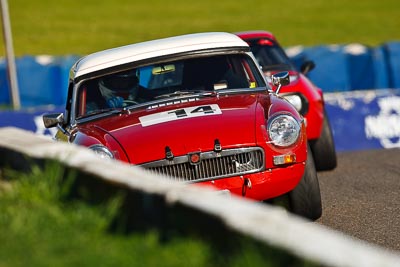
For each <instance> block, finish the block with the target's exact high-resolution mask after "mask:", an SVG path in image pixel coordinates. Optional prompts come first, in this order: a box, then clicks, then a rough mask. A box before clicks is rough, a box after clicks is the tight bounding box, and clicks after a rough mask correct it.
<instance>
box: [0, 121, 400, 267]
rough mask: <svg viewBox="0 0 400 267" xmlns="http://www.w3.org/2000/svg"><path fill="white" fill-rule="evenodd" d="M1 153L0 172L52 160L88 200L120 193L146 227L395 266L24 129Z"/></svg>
mask: <svg viewBox="0 0 400 267" xmlns="http://www.w3.org/2000/svg"><path fill="white" fill-rule="evenodd" d="M0 154H1V157H0V169H1V168H4V167H11V168H14V169H17V170H23V169H25V170H26V169H27V168H29V165H30V164H33V162H38V163H40V162H45V161H46V160H55V161H59V162H60V163H61V164H63V165H64V166H65V168H66V170H68V169H70V170H74V171H77V173H78V175H77V180H81V181H80V182H79V181H78V182H79V183H80V184H81V185H84V184H86V186H87V188H86V189H87V190H94V191H93V192H90V194H92V195H93V196H100V195H107V194H110V193H112V191H115V190H118V189H124V190H126V191H127V192H128V193H129V194H130V199H131V200H134V201H131V202H129V205H128V206H129V208H127V209H124V210H123V212H128V213H131V214H126V215H127V217H131V219H132V220H131V222H135V221H136V222H137V221H142V222H143V223H144V224H153V227H166V226H167V227H174V224H179V228H181V229H180V230H183V232H190V231H191V229H182V228H185V227H186V228H194V229H196V230H197V231H203V234H204V235H210V229H212V228H213V227H214V226H215V228H216V229H218V231H219V232H220V234H221V237H223V238H224V242H227V241H228V242H229V235H231V234H236V235H238V236H246V237H250V240H254V241H255V242H256V243H258V244H263V245H265V247H266V249H268V248H271V249H279V250H281V251H283V252H284V253H287V255H290V256H293V257H295V258H299V260H306V261H311V262H314V263H316V264H318V265H321V266H363V267H368V266H371V267H372V266H373V267H376V266H400V256H399V255H398V254H396V253H394V252H391V251H388V250H386V249H384V248H381V247H378V246H375V245H372V244H370V243H367V242H364V241H361V240H358V239H354V238H352V237H350V236H347V235H345V234H342V233H340V232H337V231H334V230H331V229H329V228H327V227H325V226H323V225H320V224H318V223H312V222H307V221H305V220H303V219H301V218H299V217H296V216H292V215H291V214H288V213H287V212H285V211H284V210H283V209H281V208H278V207H273V206H269V205H267V204H261V203H255V202H252V201H249V200H246V199H242V198H239V197H234V196H231V197H227V196H226V195H220V194H216V193H215V191H211V190H208V189H205V188H199V187H196V186H190V185H184V184H181V183H178V182H175V181H173V180H170V179H166V178H165V177H164V178H163V177H155V176H153V175H151V174H150V173H148V172H146V171H144V170H142V169H140V168H137V167H135V166H131V165H128V164H125V163H122V162H117V161H107V160H102V159H100V158H98V157H97V156H96V155H94V154H93V153H92V152H91V151H89V150H88V149H86V148H83V147H77V146H75V145H71V144H66V143H58V142H54V141H52V140H50V139H49V138H47V137H42V136H38V135H35V134H34V133H32V132H29V131H25V130H21V129H17V128H13V127H5V128H0ZM108 191H109V192H108ZM177 212H178V213H179V214H176V213H177ZM182 212H183V214H182ZM174 216H179V219H177V218H176V217H174ZM182 220H184V221H182ZM199 229H200V230H199ZM278 254H279V253H278ZM281 256H282V255H280V257H281ZM277 257H278V256H277Z"/></svg>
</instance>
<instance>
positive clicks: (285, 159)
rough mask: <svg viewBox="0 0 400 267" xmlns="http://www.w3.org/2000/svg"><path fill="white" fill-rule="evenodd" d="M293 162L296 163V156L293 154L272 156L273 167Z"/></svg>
mask: <svg viewBox="0 0 400 267" xmlns="http://www.w3.org/2000/svg"><path fill="white" fill-rule="evenodd" d="M295 162H296V155H294V154H286V155H279V156H274V165H285V164H291V163H295Z"/></svg>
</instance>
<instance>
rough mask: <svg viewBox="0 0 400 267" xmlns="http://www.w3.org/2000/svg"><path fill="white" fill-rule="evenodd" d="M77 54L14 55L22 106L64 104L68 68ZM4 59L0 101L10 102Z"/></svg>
mask: <svg viewBox="0 0 400 267" xmlns="http://www.w3.org/2000/svg"><path fill="white" fill-rule="evenodd" d="M78 58H79V57H78V56H64V57H54V56H37V57H33V56H24V57H20V58H17V59H16V62H15V63H16V68H17V78H18V79H17V81H18V87H19V93H20V100H21V106H22V107H36V106H43V105H64V104H65V102H66V97H67V87H68V77H69V70H70V68H71V67H72V65H73V64H74V62H75V61H76V60H77V59H78ZM9 91H10V90H9V83H8V80H7V69H6V62H5V60H3V61H1V62H0V104H3V105H8V104H11V100H10V99H11V98H10V93H9Z"/></svg>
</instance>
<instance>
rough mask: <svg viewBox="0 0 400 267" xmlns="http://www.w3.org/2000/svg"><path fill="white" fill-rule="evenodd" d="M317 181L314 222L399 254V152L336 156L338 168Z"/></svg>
mask: <svg viewBox="0 0 400 267" xmlns="http://www.w3.org/2000/svg"><path fill="white" fill-rule="evenodd" d="M318 178H319V183H320V190H321V197H322V206H323V215H322V217H321V218H320V219H319V220H318V221H317V223H320V224H322V225H325V226H327V227H329V228H331V229H334V230H338V231H340V232H343V233H345V234H347V235H350V236H353V237H355V238H357V239H361V240H364V241H367V242H369V243H373V244H375V245H378V246H381V247H383V248H386V249H389V250H392V251H394V252H395V253H400V149H381V150H369V151H356V152H341V153H338V166H337V168H336V169H335V170H333V171H325V172H319V173H318Z"/></svg>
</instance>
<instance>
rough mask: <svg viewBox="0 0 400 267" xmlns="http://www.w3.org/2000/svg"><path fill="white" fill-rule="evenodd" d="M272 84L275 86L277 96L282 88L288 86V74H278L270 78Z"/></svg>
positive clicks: (285, 72)
mask: <svg viewBox="0 0 400 267" xmlns="http://www.w3.org/2000/svg"><path fill="white" fill-rule="evenodd" d="M271 81H272V84H273V85H275V86H277V88H276V91H275V93H276V94H279V91H280V90H281V87H282V86H285V85H288V84H289V83H290V77H289V72H287V71H284V72H278V73H275V74H273V75H272V76H271Z"/></svg>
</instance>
